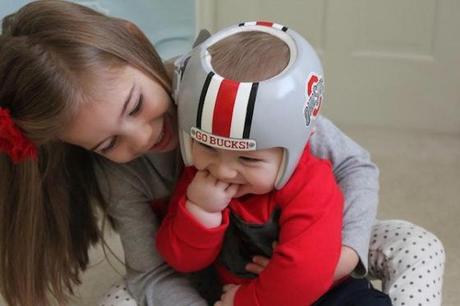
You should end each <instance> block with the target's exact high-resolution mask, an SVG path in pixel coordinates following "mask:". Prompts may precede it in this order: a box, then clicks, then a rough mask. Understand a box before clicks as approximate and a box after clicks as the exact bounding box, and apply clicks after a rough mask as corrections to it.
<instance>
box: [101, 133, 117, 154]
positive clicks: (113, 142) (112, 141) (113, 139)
mask: <svg viewBox="0 0 460 306" xmlns="http://www.w3.org/2000/svg"><path fill="white" fill-rule="evenodd" d="M117 138H118V137H116V136H115V137H112V140H110V142H109V144H108V145H107V146H106V147H105V148H102V149H101V153H103V154H107V152H109V151H110V150H111V149H113V148H114V147H115V145H116V144H117Z"/></svg>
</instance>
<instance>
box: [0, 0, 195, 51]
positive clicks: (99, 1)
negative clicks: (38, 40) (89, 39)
mask: <svg viewBox="0 0 460 306" xmlns="http://www.w3.org/2000/svg"><path fill="white" fill-rule="evenodd" d="M1 2H2V4H1V5H0V18H3V17H4V16H5V15H8V14H11V13H13V12H15V11H17V10H18V9H19V8H20V7H22V6H23V5H25V4H27V3H29V2H31V1H30V0H1ZM72 2H75V3H79V4H82V5H86V6H88V7H90V8H92V9H95V10H97V11H99V12H102V13H104V14H108V15H111V16H116V17H120V18H123V19H127V20H129V21H132V22H134V23H135V24H137V25H138V26H139V27H140V28H141V29H142V31H144V33H145V34H146V35H147V37H148V38H149V39H150V41H152V42H153V44H154V45H155V47H156V49H157V51H158V53H159V54H160V56H161V57H162V58H163V59H168V58H171V57H174V56H177V55H180V54H183V53H185V52H187V51H189V50H190V49H191V47H192V44H193V40H194V38H195V1H183V0H168V1H164V0H132V1H126V0H74V1H72Z"/></svg>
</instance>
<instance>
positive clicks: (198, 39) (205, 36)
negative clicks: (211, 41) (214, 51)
mask: <svg viewBox="0 0 460 306" xmlns="http://www.w3.org/2000/svg"><path fill="white" fill-rule="evenodd" d="M210 36H211V33H209V31H208V30H206V29H201V30H200V33H198V36H197V37H196V38H195V42H194V43H193V48H195V47H196V46H198V45H199V44H201V43H202V42H203V41H205V40H206V39H208V38H209V37H210Z"/></svg>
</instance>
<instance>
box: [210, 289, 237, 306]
mask: <svg viewBox="0 0 460 306" xmlns="http://www.w3.org/2000/svg"><path fill="white" fill-rule="evenodd" d="M239 287H240V286H239V285H233V284H228V285H225V286H224V287H223V290H224V293H223V294H222V296H221V297H220V301H217V302H216V303H214V306H233V302H234V300H235V294H236V291H237V290H238V288H239Z"/></svg>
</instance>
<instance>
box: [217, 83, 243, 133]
mask: <svg viewBox="0 0 460 306" xmlns="http://www.w3.org/2000/svg"><path fill="white" fill-rule="evenodd" d="M239 85H240V83H238V82H235V81H232V80H226V79H224V80H223V81H222V83H221V84H220V87H219V92H218V93H217V97H216V104H215V106H214V113H213V117H212V133H213V134H215V135H219V136H223V137H229V136H230V128H231V125H232V115H233V108H234V106H235V99H236V94H237V92H238V87H239Z"/></svg>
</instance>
